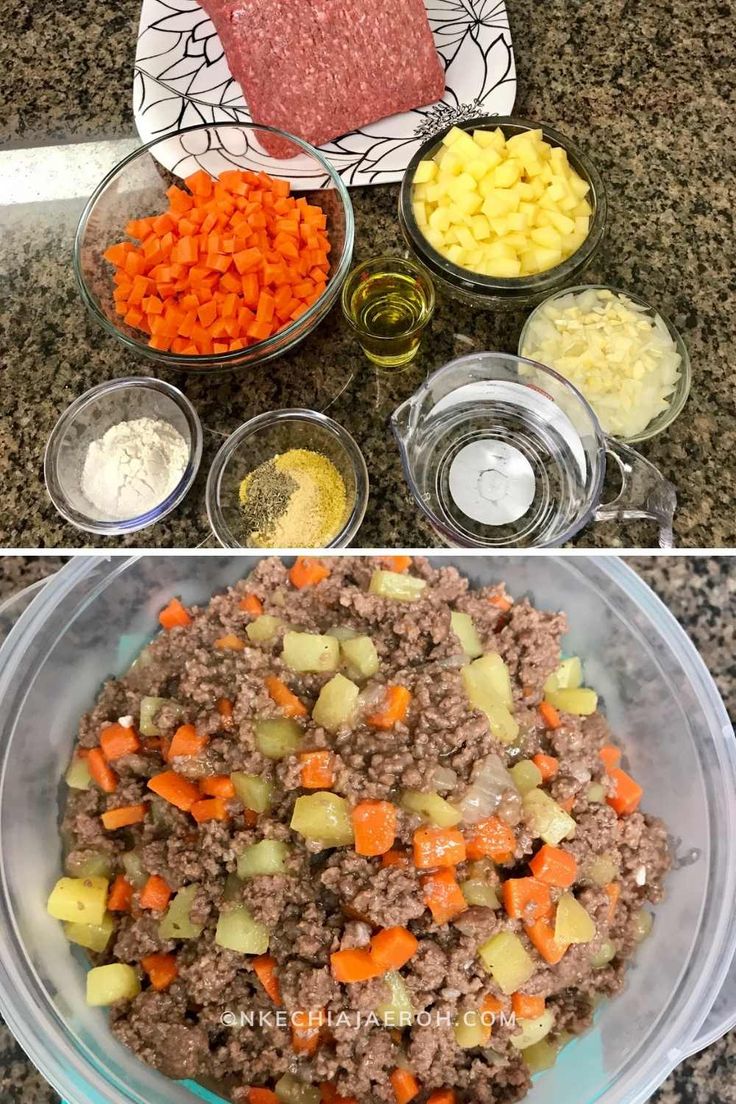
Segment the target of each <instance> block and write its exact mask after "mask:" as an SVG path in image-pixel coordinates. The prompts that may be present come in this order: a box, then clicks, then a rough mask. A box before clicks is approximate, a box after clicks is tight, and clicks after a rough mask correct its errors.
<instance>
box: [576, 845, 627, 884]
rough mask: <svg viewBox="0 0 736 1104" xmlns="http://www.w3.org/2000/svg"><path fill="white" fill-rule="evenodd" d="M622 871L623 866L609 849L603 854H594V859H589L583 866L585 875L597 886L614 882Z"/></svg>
mask: <svg viewBox="0 0 736 1104" xmlns="http://www.w3.org/2000/svg"><path fill="white" fill-rule="evenodd" d="M620 873H621V866H620V864H619V862H618V861H617V860H616V858H615V857H614V856H613V855H612V854H611V853H610V852H609V851H606V852H604V853H603V854H602V855H594V856H593V858H592V859H588V861H587V862H586V864H585V866H584V867H583V875H584V877H585V878H587V879H588V880H589V881H591V882H593V884H594V885H597V886H604V885H608V884H609V882H614V881H615V880H616V878H618V876H619V874H620Z"/></svg>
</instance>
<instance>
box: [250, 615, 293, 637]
mask: <svg viewBox="0 0 736 1104" xmlns="http://www.w3.org/2000/svg"><path fill="white" fill-rule="evenodd" d="M283 623H284V622H283V621H282V620H281V618H280V617H272V616H271V615H270V614H268V613H262V614H261V615H260V617H256V619H255V621H251V623H250V624H249V625H246V627H245V632H246V635H247V637H248V639H249V640H250V641H251V642H252V643H253V644H265V643H267V642H268V641H269V640H274V639H275V637H276V634H277V633H278V631H279V629H280V628H281V626H282V625H283Z"/></svg>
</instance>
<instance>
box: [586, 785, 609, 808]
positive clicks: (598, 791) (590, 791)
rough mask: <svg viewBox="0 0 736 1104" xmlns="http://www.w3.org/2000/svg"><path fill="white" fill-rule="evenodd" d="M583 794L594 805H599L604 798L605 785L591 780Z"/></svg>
mask: <svg viewBox="0 0 736 1104" xmlns="http://www.w3.org/2000/svg"><path fill="white" fill-rule="evenodd" d="M585 796H586V797H587V799H588V801H590V802H592V803H593V804H595V805H600V804H601V803H602V802H603V801H605V800H606V787H605V786H603V785H602V784H601V783H600V782H591V783H590V785H589V786H588V788H587V789H586V791H585Z"/></svg>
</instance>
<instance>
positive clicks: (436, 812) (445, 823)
mask: <svg viewBox="0 0 736 1104" xmlns="http://www.w3.org/2000/svg"><path fill="white" fill-rule="evenodd" d="M401 807H402V809H406V811H407V812H409V813H417V814H418V815H419V816H421V817H424V819H425V820H427V821H428V822H429V823H430V824H434V825H435V826H436V827H437V828H454V827H455V825H456V824H459V823H460V821H461V820H462V813H460V811H459V810H458V809H456V808H455V806H454V805H451V804H450V802H449V801H445V799H444V797H440V795H439V794H438V793H422V792H421V791H420V790H404V792H403V793H402V795H401Z"/></svg>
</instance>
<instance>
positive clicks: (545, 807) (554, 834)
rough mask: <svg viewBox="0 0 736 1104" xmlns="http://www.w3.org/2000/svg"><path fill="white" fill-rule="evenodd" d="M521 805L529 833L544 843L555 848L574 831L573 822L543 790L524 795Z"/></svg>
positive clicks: (531, 791)
mask: <svg viewBox="0 0 736 1104" xmlns="http://www.w3.org/2000/svg"><path fill="white" fill-rule="evenodd" d="M522 805H523V807H524V812H525V814H526V820H527V824H528V825H529V829H530V831H531V832H532V833H533V834H534V835H535V836H539V837H540V839H543V840H544V842H545V843H549V844H551V845H552V846H553V847H556V846H557V844H558V843H560V841H561V840H563V839H567V838H568V836H571V835H572V833H573V832H574V831H575V821H574V820H573V818H572V817H571V816H570V814H569V813H566V812H565V810H564V809H563V808H562V806H561V805H558V804H557V802H556V801H553V799H552V798H551V797H550V796H549V794H546V793H545V792H544V790H530V791H529V792H528V793H526V794H524V796H523V798H522Z"/></svg>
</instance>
